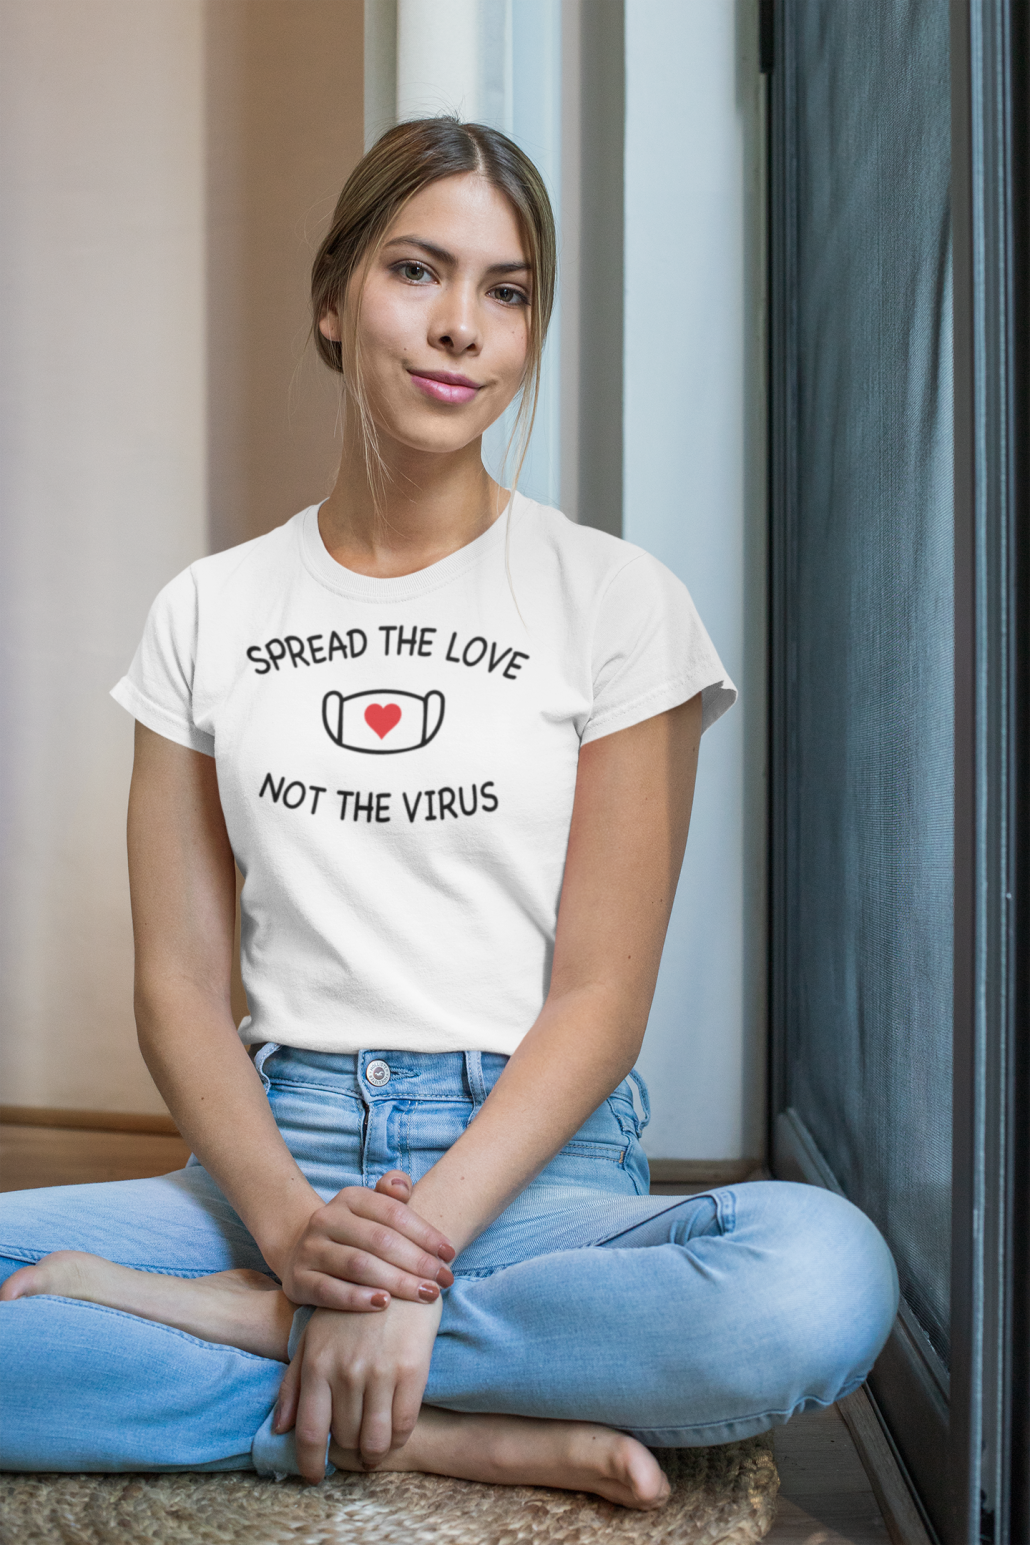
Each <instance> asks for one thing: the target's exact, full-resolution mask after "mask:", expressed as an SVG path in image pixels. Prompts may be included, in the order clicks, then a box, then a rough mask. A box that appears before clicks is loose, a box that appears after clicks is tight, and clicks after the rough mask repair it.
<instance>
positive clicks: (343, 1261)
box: [308, 1244, 454, 1307]
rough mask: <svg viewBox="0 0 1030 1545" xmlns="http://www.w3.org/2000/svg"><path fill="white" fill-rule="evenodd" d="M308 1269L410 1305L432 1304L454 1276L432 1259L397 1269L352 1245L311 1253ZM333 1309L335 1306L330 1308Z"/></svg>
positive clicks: (371, 1251) (376, 1254) (326, 1247)
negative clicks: (388, 1295) (376, 1290)
mask: <svg viewBox="0 0 1030 1545" xmlns="http://www.w3.org/2000/svg"><path fill="white" fill-rule="evenodd" d="M308 1269H309V1270H311V1271H315V1272H321V1273H323V1274H324V1275H325V1276H327V1277H337V1278H339V1280H340V1281H341V1282H348V1283H351V1284H353V1286H355V1287H356V1288H379V1289H381V1290H382V1291H384V1292H386V1293H390V1294H392V1295H393V1297H394V1298H408V1299H410V1300H411V1301H412V1303H422V1304H432V1303H435V1302H436V1300H437V1298H438V1297H439V1290H440V1288H442V1287H450V1286H451V1284H452V1283H453V1281H454V1274H453V1273H452V1272H451V1270H450V1268H449V1267H447V1266H441V1265H440V1262H439V1261H434V1260H433V1257H432V1256H428V1257H426V1256H422V1257H421V1258H417V1259H416V1260H415V1261H414V1262H413V1263H410V1264H409V1265H408V1266H407V1267H406V1268H401V1267H399V1266H398V1265H396V1264H395V1263H394V1262H393V1261H388V1260H384V1259H383V1257H382V1256H381V1255H380V1254H379V1251H378V1250H375V1249H371V1248H367V1247H366V1248H360V1247H356V1246H353V1245H330V1244H324V1245H323V1246H322V1248H321V1249H320V1250H317V1251H313V1252H312V1254H311V1257H310V1258H309V1261H308ZM334 1307H335V1305H334Z"/></svg>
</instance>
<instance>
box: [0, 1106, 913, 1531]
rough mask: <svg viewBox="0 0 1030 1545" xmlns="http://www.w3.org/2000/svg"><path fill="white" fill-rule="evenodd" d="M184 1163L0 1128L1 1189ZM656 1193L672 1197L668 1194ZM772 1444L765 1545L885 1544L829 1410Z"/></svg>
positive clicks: (51, 1133)
mask: <svg viewBox="0 0 1030 1545" xmlns="http://www.w3.org/2000/svg"><path fill="white" fill-rule="evenodd" d="M187 1157H188V1150H187V1148H186V1145H185V1143H183V1142H182V1141H181V1140H180V1139H179V1138H177V1137H159V1136H155V1135H151V1134H149V1133H137V1132H84V1131H77V1130H75V1129H69V1128H57V1127H27V1126H3V1127H0V1190H2V1191H19V1190H30V1189H34V1188H35V1187H38V1186H59V1185H71V1184H84V1183H86V1182H92V1181H104V1180H132V1179H136V1178H142V1177H143V1176H147V1175H163V1174H166V1173H167V1172H168V1171H169V1170H173V1169H180V1168H181V1167H182V1165H183V1164H185V1162H186V1159H187ZM682 1189H686V1188H685V1187H683V1188H681V1190H682ZM655 1190H656V1191H659V1190H660V1191H661V1192H663V1193H671V1192H672V1191H673V1187H672V1186H671V1185H666V1184H662V1185H661V1186H657V1185H656V1186H655ZM774 1441H775V1445H776V1462H777V1466H778V1468H779V1472H780V1500H779V1506H778V1510H777V1515H776V1522H775V1524H774V1525H773V1529H772V1532H771V1533H770V1534H768V1535H767V1536H766V1540H767V1545H886V1542H888V1541H889V1535H888V1533H887V1528H886V1525H885V1524H884V1521H883V1515H882V1514H881V1512H880V1509H879V1507H878V1506H877V1503H876V1498H875V1497H874V1495H873V1492H872V1488H871V1486H870V1484H869V1480H868V1478H867V1476H866V1473H865V1470H864V1469H863V1468H862V1463H861V1460H860V1459H859V1457H858V1454H857V1452H856V1451H855V1447H854V1444H853V1443H852V1441H851V1437H850V1434H849V1433H848V1429H847V1428H846V1427H845V1425H844V1421H843V1419H842V1417H841V1416H840V1414H839V1412H838V1411H837V1410H836V1408H835V1407H834V1408H832V1409H831V1410H829V1411H824V1412H819V1413H815V1414H811V1415H807V1416H797V1417H795V1418H794V1420H793V1421H792V1422H790V1423H788V1425H787V1426H786V1427H780V1428H778V1429H777V1431H776V1434H775V1439H774Z"/></svg>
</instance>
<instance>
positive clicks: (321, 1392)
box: [294, 1366, 333, 1485]
mask: <svg viewBox="0 0 1030 1545" xmlns="http://www.w3.org/2000/svg"><path fill="white" fill-rule="evenodd" d="M332 1419H333V1392H332V1390H331V1389H330V1387H329V1385H328V1383H327V1382H326V1380H325V1379H324V1378H323V1377H322V1376H321V1374H319V1373H318V1372H317V1371H316V1370H315V1369H314V1368H312V1367H310V1366H308V1367H306V1368H304V1369H303V1371H302V1375H301V1389H300V1399H299V1401H298V1403H297V1419H296V1422H295V1424H294V1435H295V1439H296V1444H297V1467H298V1469H299V1470H300V1473H301V1475H302V1476H303V1477H304V1479H305V1480H306V1481H310V1482H311V1483H312V1484H313V1485H317V1483H318V1482H319V1481H321V1480H324V1479H325V1456H326V1449H327V1448H328V1447H329V1428H330V1425H331V1423H332Z"/></svg>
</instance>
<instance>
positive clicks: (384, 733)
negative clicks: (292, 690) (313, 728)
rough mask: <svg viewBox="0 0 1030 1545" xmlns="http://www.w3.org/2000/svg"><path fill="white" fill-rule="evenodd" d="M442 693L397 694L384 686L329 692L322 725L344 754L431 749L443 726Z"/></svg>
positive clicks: (384, 753) (323, 706)
mask: <svg viewBox="0 0 1030 1545" xmlns="http://www.w3.org/2000/svg"><path fill="white" fill-rule="evenodd" d="M444 706H445V700H444V695H443V693H442V692H435V691H434V692H427V693H426V694H425V696H424V697H423V696H422V695H421V694H419V693H417V692H398V691H395V690H394V689H393V688H389V687H381V688H378V689H377V690H376V691H374V692H352V693H351V694H350V696H349V697H344V696H343V694H342V693H341V692H327V693H326V695H325V697H324V698H323V699H322V723H323V724H324V725H325V732H326V734H327V735H328V736H329V739H330V740H332V741H335V743H336V744H337V745H338V746H340V747H342V748H343V750H345V751H364V752H368V753H370V754H371V755H374V756H392V755H393V754H394V753H395V752H398V751H418V750H419V749H420V748H421V747H422V746H428V744H429V742H430V741H431V740H432V739H433V736H434V735H435V734H436V733H437V731H438V730H439V728H440V726H441V724H442V723H443V715H444Z"/></svg>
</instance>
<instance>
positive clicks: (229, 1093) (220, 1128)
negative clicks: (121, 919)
mask: <svg viewBox="0 0 1030 1545" xmlns="http://www.w3.org/2000/svg"><path fill="white" fill-rule="evenodd" d="M128 838H129V881H130V888H131V893H132V920H133V932H134V934H135V940H136V991H135V998H136V1023H137V1026H138V1029H139V1042H140V1048H141V1050H142V1052H143V1056H144V1058H145V1060H146V1063H147V1066H148V1068H149V1069H150V1072H151V1074H152V1076H153V1079H154V1082H155V1083H156V1084H157V1087H158V1088H159V1089H160V1091H161V1093H162V1095H163V1096H164V1098H165V1100H166V1102H167V1104H168V1108H169V1110H171V1112H172V1114H173V1116H174V1117H175V1120H176V1122H177V1124H178V1126H179V1130H180V1131H181V1133H182V1135H183V1137H184V1138H185V1139H186V1141H187V1142H188V1143H189V1145H190V1147H191V1148H192V1150H193V1152H194V1153H195V1154H196V1155H197V1157H198V1158H199V1159H200V1160H201V1162H202V1163H203V1164H204V1166H205V1167H206V1169H207V1170H208V1172H209V1173H210V1174H211V1175H212V1176H213V1177H214V1179H215V1180H216V1181H217V1182H218V1184H219V1186H220V1187H221V1188H222V1190H223V1191H224V1193H225V1195H226V1196H227V1197H228V1198H229V1200H230V1202H231V1203H232V1205H233V1206H234V1207H235V1209H236V1211H237V1212H238V1213H239V1215H240V1217H241V1218H242V1219H243V1221H244V1223H245V1224H246V1226H247V1228H248V1229H249V1230H250V1232H251V1233H252V1234H253V1236H254V1238H255V1240H256V1241H257V1244H258V1247H259V1249H260V1250H261V1253H262V1255H263V1256H264V1258H265V1260H266V1261H267V1262H268V1264H269V1266H271V1268H272V1270H273V1271H274V1272H276V1274H277V1275H278V1276H279V1277H280V1278H281V1280H282V1282H283V1286H284V1288H285V1290H286V1293H287V1295H288V1296H289V1297H291V1298H292V1299H293V1300H294V1302H296V1303H311V1304H323V1305H332V1306H333V1307H335V1308H338V1309H346V1310H350V1311H354V1310H358V1309H374V1308H381V1307H382V1303H376V1302H374V1301H373V1296H374V1295H375V1294H376V1292H377V1290H386V1291H387V1292H389V1293H393V1294H397V1295H400V1296H403V1297H408V1298H411V1299H415V1300H417V1299H418V1298H419V1287H420V1285H421V1284H422V1283H423V1282H425V1281H426V1280H427V1279H428V1281H429V1282H430V1283H432V1282H434V1281H438V1280H439V1281H442V1282H444V1283H446V1282H447V1281H449V1280H450V1274H449V1273H447V1272H446V1270H445V1269H444V1272H443V1275H442V1276H441V1275H440V1272H441V1263H440V1259H438V1258H437V1256H438V1255H441V1252H442V1256H441V1258H442V1257H443V1256H446V1255H447V1254H448V1252H449V1253H450V1254H451V1255H453V1251H452V1250H450V1246H449V1245H448V1243H447V1241H446V1239H444V1237H443V1236H442V1235H441V1234H439V1233H438V1232H437V1231H436V1229H434V1228H432V1227H431V1226H429V1225H428V1224H426V1223H425V1222H424V1221H423V1220H422V1219H421V1218H419V1217H418V1216H417V1215H416V1214H415V1213H412V1212H411V1211H410V1209H409V1208H407V1207H405V1206H404V1205H403V1204H402V1203H401V1202H399V1201H396V1200H394V1199H392V1198H391V1197H389V1196H387V1195H382V1194H378V1193H375V1192H371V1191H368V1190H367V1189H365V1188H363V1187H360V1186H352V1187H348V1188H347V1190H345V1191H342V1192H340V1194H339V1196H338V1197H336V1198H334V1199H333V1200H332V1201H331V1202H329V1203H328V1204H327V1205H323V1203H322V1199H321V1197H320V1196H319V1195H318V1193H317V1192H316V1191H314V1190H313V1189H312V1187H311V1186H310V1185H309V1184H308V1182H307V1181H306V1180H305V1178H304V1176H303V1175H302V1173H301V1171H300V1169H299V1168H298V1166H297V1164H296V1163H295V1161H294V1159H293V1157H292V1155H291V1154H290V1152H289V1150H288V1149H287V1147H286V1144H285V1143H284V1142H283V1139H282V1137H281V1135H280V1133H279V1129H278V1127H277V1126H276V1124H275V1120H274V1118H273V1116H272V1112H271V1109H270V1108H269V1104H268V1101H267V1099H266V1098H265V1092H264V1088H263V1086H262V1084H261V1080H260V1078H259V1076H258V1074H257V1072H256V1071H255V1069H254V1065H253V1063H252V1062H251V1060H250V1057H249V1056H248V1055H247V1051H246V1049H245V1047H244V1046H243V1044H242V1042H241V1041H240V1038H239V1036H238V1034H237V1031H236V1025H235V1024H234V1022H233V1018H232V1009H231V1005H230V997H229V991H230V988H229V984H230V977H231V964H232V951H233V943H234V931H235V912H236V871H235V865H234V862H233V855H232V850H231V848H230V846H229V838H228V835H227V833H226V830H225V820H224V818H223V815H222V807H221V803H220V801H219V797H218V783H217V779H216V776H215V764H214V761H213V760H212V758H211V757H208V756H204V755H202V754H201V753H200V752H198V751H190V750H188V749H186V748H185V747H183V746H178V745H176V744H174V742H172V741H170V740H166V739H165V738H164V737H163V736H161V735H156V734H154V732H153V731H152V730H148V729H146V728H145V727H144V726H143V725H141V724H137V726H136V756H135V762H134V765H133V773H132V787H131V791H130V795H129V828H128ZM430 1252H432V1253H430ZM340 1279H347V1280H340ZM359 1284H360V1285H359ZM378 1297H379V1298H380V1299H381V1300H382V1302H383V1303H385V1302H386V1299H385V1297H384V1294H383V1292H382V1291H379V1292H378Z"/></svg>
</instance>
